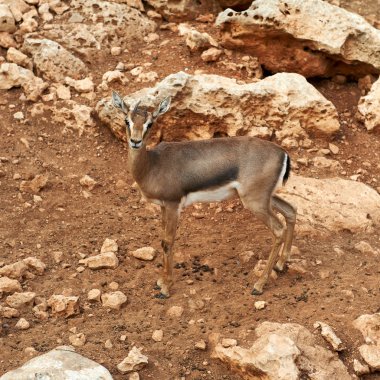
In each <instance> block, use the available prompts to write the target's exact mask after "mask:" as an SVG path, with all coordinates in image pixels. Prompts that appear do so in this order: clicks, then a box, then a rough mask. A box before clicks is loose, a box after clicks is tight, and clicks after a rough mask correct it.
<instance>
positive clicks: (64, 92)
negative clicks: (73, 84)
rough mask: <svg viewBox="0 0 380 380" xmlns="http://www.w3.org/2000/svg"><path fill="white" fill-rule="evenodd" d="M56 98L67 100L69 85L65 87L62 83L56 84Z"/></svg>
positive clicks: (69, 94) (69, 95)
mask: <svg viewBox="0 0 380 380" xmlns="http://www.w3.org/2000/svg"><path fill="white" fill-rule="evenodd" d="M56 93H57V97H58V99H62V100H69V99H71V93H70V87H66V86H64V85H62V84H60V85H58V86H57V89H56Z"/></svg>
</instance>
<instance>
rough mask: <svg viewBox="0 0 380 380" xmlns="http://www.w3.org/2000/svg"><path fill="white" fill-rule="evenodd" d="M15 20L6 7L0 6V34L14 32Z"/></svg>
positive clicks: (4, 5)
mask: <svg viewBox="0 0 380 380" xmlns="http://www.w3.org/2000/svg"><path fill="white" fill-rule="evenodd" d="M15 21H16V20H15V19H14V16H13V13H12V12H11V10H10V9H9V7H8V5H6V4H0V32H9V33H13V32H15V31H16V22H15Z"/></svg>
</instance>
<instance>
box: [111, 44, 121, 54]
mask: <svg viewBox="0 0 380 380" xmlns="http://www.w3.org/2000/svg"><path fill="white" fill-rule="evenodd" d="M121 51H122V49H121V47H120V46H114V47H112V48H111V55H114V56H115V55H120V54H121Z"/></svg>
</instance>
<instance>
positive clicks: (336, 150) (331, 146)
mask: <svg viewBox="0 0 380 380" xmlns="http://www.w3.org/2000/svg"><path fill="white" fill-rule="evenodd" d="M329 149H330V151H331V153H332V154H338V153H339V148H338V147H337V146H336V145H335V144H332V143H329Z"/></svg>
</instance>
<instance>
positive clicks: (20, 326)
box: [15, 318, 30, 330]
mask: <svg viewBox="0 0 380 380" xmlns="http://www.w3.org/2000/svg"><path fill="white" fill-rule="evenodd" d="M15 327H16V329H19V330H27V329H28V328H29V327H30V323H29V322H28V321H27V320H26V319H24V318H20V319H19V320H18V322H17V323H16V326H15Z"/></svg>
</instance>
